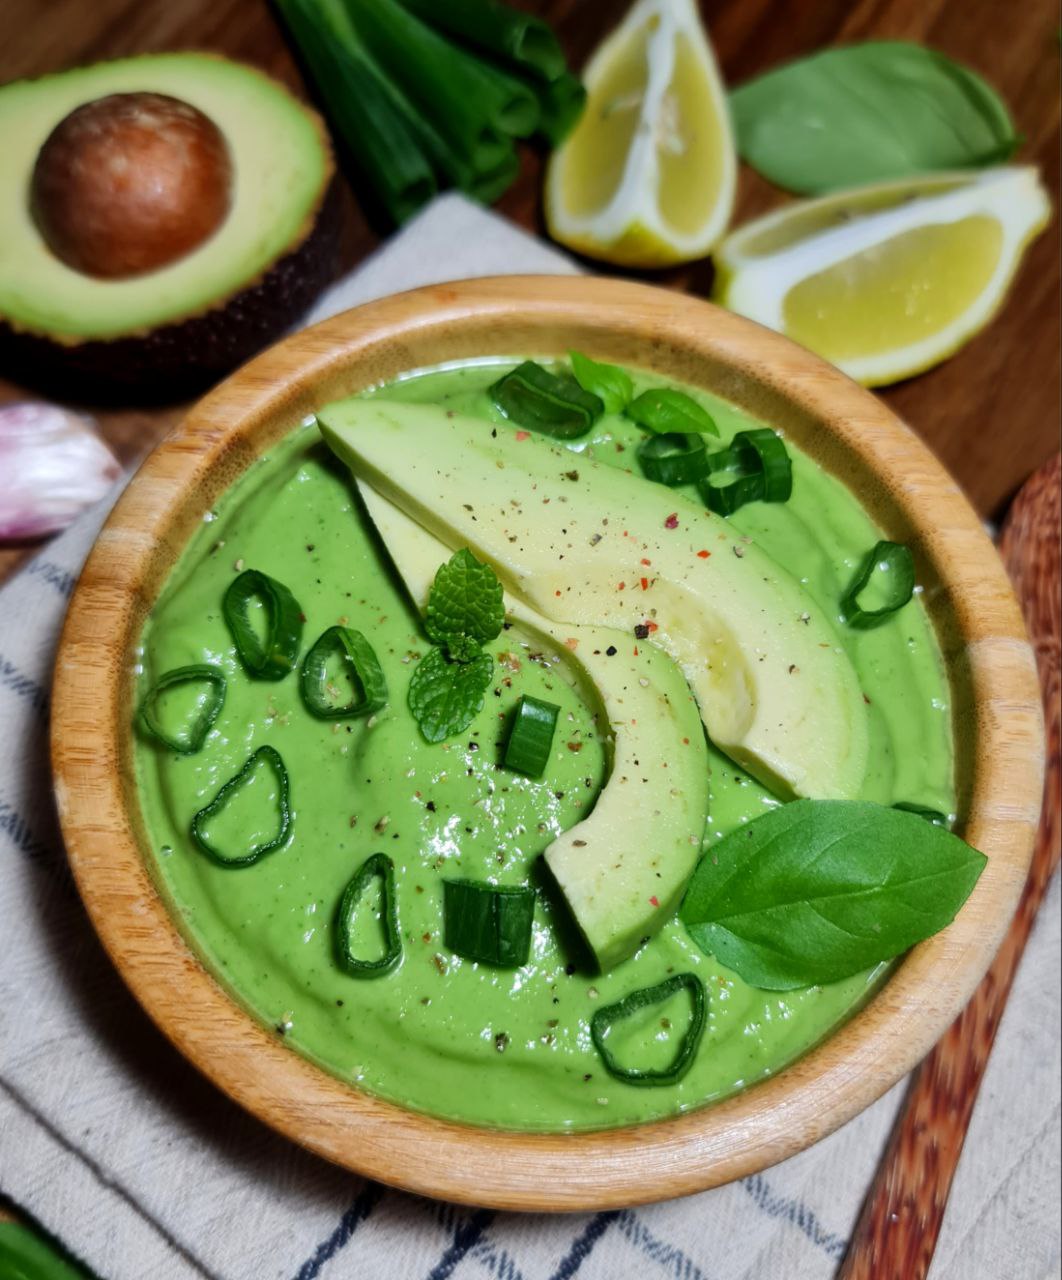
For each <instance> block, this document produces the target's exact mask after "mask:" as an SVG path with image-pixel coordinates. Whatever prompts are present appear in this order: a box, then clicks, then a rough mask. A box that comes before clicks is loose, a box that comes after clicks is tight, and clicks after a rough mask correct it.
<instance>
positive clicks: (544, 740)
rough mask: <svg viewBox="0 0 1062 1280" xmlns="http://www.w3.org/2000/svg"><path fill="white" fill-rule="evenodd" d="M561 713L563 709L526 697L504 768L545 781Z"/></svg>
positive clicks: (519, 709) (518, 706)
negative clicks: (542, 778)
mask: <svg viewBox="0 0 1062 1280" xmlns="http://www.w3.org/2000/svg"><path fill="white" fill-rule="evenodd" d="M559 713H560V707H558V706H557V705H556V704H555V703H553V702H542V701H541V700H540V699H538V698H532V697H529V696H528V695H527V694H526V693H525V694H524V696H523V697H522V698H521V699H520V701H519V702H518V703H517V704H516V716H515V718H514V720H513V727H512V729H511V730H510V732H509V741H508V742H507V743H506V744H505V759H504V764H505V767H506V768H507V769H513V770H515V771H516V772H517V773H523V774H526V775H527V777H529V778H541V777H542V774H543V773H544V772H545V769H546V765H547V764H548V763H549V753H550V751H551V749H552V747H553V733H554V730H555V729H556V727H557V716H558V714H559Z"/></svg>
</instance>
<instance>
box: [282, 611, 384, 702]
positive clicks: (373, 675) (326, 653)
mask: <svg viewBox="0 0 1062 1280" xmlns="http://www.w3.org/2000/svg"><path fill="white" fill-rule="evenodd" d="M337 654H338V656H339V657H340V659H341V660H342V662H343V665H344V667H346V668H349V671H350V674H351V676H352V677H353V679H354V684H355V685H356V686H357V688H358V690H359V695H356V696H355V698H354V700H353V701H352V702H348V703H344V704H343V705H341V706H337V705H336V704H335V702H334V701H333V700H332V699H331V698H329V696H328V659H329V658H330V657H332V656H333V655H337ZM299 681H300V684H301V685H302V696H303V701H304V702H305V703H306V707H307V709H308V710H309V711H311V712H312V713H313V714H314V715H315V716H317V717H318V719H321V720H355V719H358V718H359V717H361V716H371V715H372V714H373V713H374V712H376V711H379V710H380V709H381V708H382V707H386V706H387V681H386V680H385V679H384V673H383V671H382V670H381V669H380V663H379V661H378V660H377V657H376V653H375V651H374V650H373V647H372V645H371V644H369V642H368V640H366V639H365V637H364V636H363V635H362V634H361V632H360V631H354V630H353V629H352V628H350V627H329V628H328V630H327V631H323V632H322V633H321V635H320V636H319V637H318V638H317V640H316V641H315V642H314V645H313V647H312V648H311V649H310V651H309V652H308V653H307V655H306V657H305V658H303V660H302V671H301V672H300V673H299Z"/></svg>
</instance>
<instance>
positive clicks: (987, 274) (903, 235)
mask: <svg viewBox="0 0 1062 1280" xmlns="http://www.w3.org/2000/svg"><path fill="white" fill-rule="evenodd" d="M1050 211H1051V206H1050V202H1049V200H1048V197H1047V194H1046V192H1045V191H1044V189H1043V187H1042V186H1041V184H1040V181H1039V177H1038V174H1037V171H1036V170H1035V169H1032V168H1027V167H1022V168H998V169H987V170H984V171H983V172H981V173H978V174H968V173H961V174H959V173H952V174H946V173H945V174H936V175H930V176H925V177H919V178H909V179H904V180H902V181H896V182H887V183H876V184H874V185H873V186H868V187H860V188H857V189H856V190H853V191H844V192H839V193H837V194H835V195H831V196H826V197H825V198H823V199H821V200H807V201H801V202H799V203H796V204H790V205H787V206H786V207H785V208H783V209H780V210H779V211H778V212H776V213H771V214H768V215H767V216H766V217H764V218H759V219H758V220H756V221H755V222H750V223H747V224H746V225H745V226H743V227H742V228H741V229H740V230H739V231H736V232H735V233H734V234H733V235H731V236H729V237H727V239H726V240H725V241H724V242H723V244H722V245H721V246H720V248H719V251H718V254H717V259H716V266H717V274H716V285H715V290H714V296H715V298H716V300H717V301H719V302H721V303H722V304H723V306H725V307H728V308H729V309H730V310H731V311H737V312H739V313H740V314H741V315H744V316H748V317H749V318H750V319H752V320H758V321H759V322H760V323H761V324H765V325H768V326H769V327H770V328H772V329H778V330H779V331H780V332H782V333H785V334H788V336H789V337H791V338H794V339H795V340H796V341H797V342H800V343H803V345H804V346H806V347H810V348H811V350H812V351H816V352H818V354H819V355H821V356H825V357H826V359H827V360H831V361H832V362H833V363H834V364H836V365H837V366H838V367H839V368H841V369H843V370H844V372H845V373H847V374H848V375H849V376H850V377H852V378H854V379H855V380H856V381H857V382H862V383H863V384H864V385H866V386H881V385H882V384H884V383H887V382H896V381H898V380H899V379H900V378H907V377H910V376H911V375H912V374H915V373H921V372H922V370H924V369H928V368H930V367H931V366H933V365H935V364H938V363H939V362H940V361H941V360H944V359H945V358H946V357H947V356H950V355H952V354H953V353H954V352H955V351H956V350H957V349H958V348H959V347H960V346H962V344H963V343H964V342H965V341H966V340H967V339H968V338H970V337H972V336H973V335H974V334H975V333H977V332H979V331H980V330H981V329H983V328H984V326H985V325H986V324H987V323H988V322H989V320H991V318H992V316H993V315H994V314H995V313H996V311H997V310H998V309H999V307H1000V305H1001V304H1002V302H1003V298H1004V296H1005V294H1006V291H1007V287H1008V286H1009V284H1010V282H1011V280H1012V279H1013V277H1014V273H1015V271H1016V270H1017V268H1018V263H1019V262H1020V260H1021V256H1022V253H1023V252H1024V250H1025V248H1026V246H1027V245H1028V244H1029V242H1030V241H1031V240H1032V239H1034V237H1035V236H1036V235H1037V234H1038V233H1039V232H1040V231H1042V230H1043V228H1044V226H1045V225H1046V223H1047V220H1048V217H1049V215H1050Z"/></svg>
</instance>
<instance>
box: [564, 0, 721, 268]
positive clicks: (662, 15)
mask: <svg viewBox="0 0 1062 1280" xmlns="http://www.w3.org/2000/svg"><path fill="white" fill-rule="evenodd" d="M583 79H584V82H585V84H586V88H587V94H588V98H587V105H586V110H585V111H584V113H583V115H582V118H581V119H580V121H579V123H578V125H577V126H576V128H575V129H574V130H573V132H572V134H571V135H570V137H569V138H568V139H567V141H566V142H565V143H564V144H563V145H562V146H561V147H560V148H558V150H557V151H555V152H554V154H553V156H552V158H551V160H550V164H549V169H548V171H547V175H546V192H545V202H546V220H547V223H548V225H549V230H550V234H551V235H552V236H553V238H554V239H555V240H559V241H560V242H561V243H562V244H565V245H568V246H569V247H570V248H572V249H575V250H577V251H578V252H580V253H585V254H588V255H590V256H591V257H594V258H601V259H603V260H604V261H606V262H612V263H616V264H617V265H620V266H632V267H658V266H666V265H669V264H672V263H676V262H687V261H690V260H691V259H693V258H700V257H703V256H704V255H705V254H706V253H708V251H709V250H710V249H711V248H712V246H713V245H714V244H715V243H716V241H717V240H718V239H719V238H720V237H721V236H722V234H723V232H724V231H725V230H726V225H727V223H728V222H729V220H730V215H731V212H732V210H733V205H734V191H735V185H736V179H737V158H736V154H735V151H734V140H733V136H732V134H731V129H730V117H729V114H728V112H727V105H726V95H725V93H724V91H723V86H722V83H721V81H720V78H719V69H718V67H717V66H716V63H715V57H714V56H713V54H712V50H711V47H710V45H709V44H708V40H707V37H706V36H705V33H704V29H703V27H702V26H701V22H700V17H699V15H698V12H697V7H696V5H695V3H694V2H693V0H638V3H637V4H635V6H634V8H633V9H631V11H630V13H629V14H628V15H627V17H626V18H625V19H624V21H623V22H622V23H621V24H620V26H618V27H617V28H616V30H615V31H613V32H612V33H611V34H610V35H609V36H608V37H607V38H606V39H605V41H604V42H603V43H602V44H601V45H600V47H599V48H598V50H597V52H596V53H595V54H594V56H593V57H592V58H591V60H590V62H589V64H588V65H587V67H586V70H585V71H584V72H583Z"/></svg>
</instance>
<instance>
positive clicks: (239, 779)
mask: <svg viewBox="0 0 1062 1280" xmlns="http://www.w3.org/2000/svg"><path fill="white" fill-rule="evenodd" d="M259 761H263V762H264V763H265V764H266V765H268V766H269V768H270V769H272V770H273V774H274V776H275V777H276V784H277V813H278V815H279V818H280V826H279V829H278V830H277V834H276V835H275V836H273V837H272V839H270V840H266V841H264V842H263V843H261V844H256V845H254V846H252V848H251V849H250V851H249V852H248V853H245V854H226V853H224V852H223V851H222V850H221V849H219V848H218V847H217V845H214V844H211V842H210V841H209V840H208V839H207V836H206V833H205V830H204V828H205V826H206V824H207V822H209V820H210V819H211V818H212V817H214V816H215V814H218V813H220V812H221V810H222V809H224V807H225V805H226V804H228V802H229V801H230V800H231V799H232V797H233V796H234V795H235V793H236V792H237V791H238V790H239V789H240V787H242V786H243V785H244V784H245V783H246V782H247V781H248V779H249V778H250V777H251V776H252V775H253V773H254V771H255V769H256V768H257V767H258V763H259ZM291 821H292V815H291V795H290V787H289V785H288V771H287V769H286V768H285V767H284V761H283V760H282V759H281V758H280V754H279V752H277V751H275V750H274V749H273V748H272V747H259V748H258V750H257V751H255V752H254V753H253V754H252V755H251V756H249V757H248V759H247V762H246V763H245V764H244V766H243V768H241V769H240V771H239V773H237V774H236V775H235V776H234V777H232V778H230V779H229V780H228V782H226V783H225V784H224V785H223V786H222V788H221V790H220V791H219V792H218V793H217V795H216V796H215V797H214V799H213V800H211V802H210V803H209V804H208V805H204V807H203V808H202V809H200V810H199V812H198V813H197V814H196V815H195V817H194V818H193V819H192V828H191V832H192V839H193V840H194V841H195V843H196V844H197V845H198V846H199V848H200V849H202V851H203V852H204V853H205V854H206V855H207V857H208V858H210V859H211V861H212V862H216V863H217V864H218V866H219V867H249V866H251V865H252V863H255V862H258V861H259V859H261V858H264V857H265V856H266V854H267V853H272V852H273V850H274V849H279V848H280V847H281V846H282V845H283V844H286V843H287V840H288V836H289V835H290V834H291Z"/></svg>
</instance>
